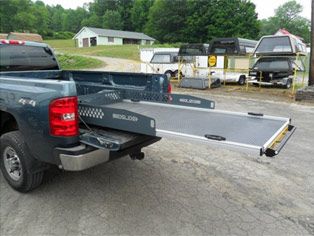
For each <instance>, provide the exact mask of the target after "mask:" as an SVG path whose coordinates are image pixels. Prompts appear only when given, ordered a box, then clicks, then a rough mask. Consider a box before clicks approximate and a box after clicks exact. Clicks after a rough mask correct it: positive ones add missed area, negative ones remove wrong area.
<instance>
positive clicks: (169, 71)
mask: <svg viewBox="0 0 314 236" xmlns="http://www.w3.org/2000/svg"><path fill="white" fill-rule="evenodd" d="M165 75H166V76H167V77H168V79H170V77H172V71H171V70H167V71H166V72H165Z"/></svg>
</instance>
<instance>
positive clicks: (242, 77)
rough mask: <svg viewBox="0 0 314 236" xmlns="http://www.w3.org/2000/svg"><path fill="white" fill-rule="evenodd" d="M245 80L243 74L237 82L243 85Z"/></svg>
mask: <svg viewBox="0 0 314 236" xmlns="http://www.w3.org/2000/svg"><path fill="white" fill-rule="evenodd" d="M245 80H246V77H245V75H241V76H240V77H239V80H238V84H239V85H244V83H245Z"/></svg>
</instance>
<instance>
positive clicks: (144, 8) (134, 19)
mask: <svg viewBox="0 0 314 236" xmlns="http://www.w3.org/2000/svg"><path fill="white" fill-rule="evenodd" d="M153 3H154V1H153V0H135V2H134V4H133V7H132V8H131V23H132V26H133V29H134V30H135V31H137V32H143V31H144V26H145V24H146V22H147V20H148V12H149V9H150V8H151V6H152V5H153Z"/></svg>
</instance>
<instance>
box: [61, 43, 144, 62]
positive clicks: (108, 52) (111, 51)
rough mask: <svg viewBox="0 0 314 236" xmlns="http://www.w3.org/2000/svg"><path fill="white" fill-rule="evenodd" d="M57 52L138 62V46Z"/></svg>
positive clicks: (64, 49) (99, 47) (89, 48)
mask: <svg viewBox="0 0 314 236" xmlns="http://www.w3.org/2000/svg"><path fill="white" fill-rule="evenodd" d="M56 51H57V52H62V53H67V54H81V55H92V56H104V57H115V58H125V59H131V60H139V57H140V55H139V48H138V45H110V46H109V45H107V46H96V47H85V48H74V47H72V48H62V49H57V50H56Z"/></svg>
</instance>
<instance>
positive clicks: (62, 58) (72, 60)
mask: <svg viewBox="0 0 314 236" xmlns="http://www.w3.org/2000/svg"><path fill="white" fill-rule="evenodd" d="M56 56H57V59H58V61H59V63H60V65H61V68H62V69H64V70H79V69H93V68H98V67H102V66H105V63H104V62H103V61H100V60H98V59H94V58H89V57H83V56H74V55H68V54H57V55H56Z"/></svg>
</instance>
